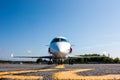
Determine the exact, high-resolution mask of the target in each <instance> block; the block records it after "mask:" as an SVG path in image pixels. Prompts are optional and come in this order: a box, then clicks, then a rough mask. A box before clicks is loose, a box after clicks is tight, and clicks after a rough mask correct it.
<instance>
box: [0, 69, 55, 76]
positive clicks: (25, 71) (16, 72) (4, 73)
mask: <svg viewBox="0 0 120 80" xmlns="http://www.w3.org/2000/svg"><path fill="white" fill-rule="evenodd" d="M51 70H56V69H43V70H23V71H10V72H0V75H7V74H21V73H29V72H40V71H51Z"/></svg>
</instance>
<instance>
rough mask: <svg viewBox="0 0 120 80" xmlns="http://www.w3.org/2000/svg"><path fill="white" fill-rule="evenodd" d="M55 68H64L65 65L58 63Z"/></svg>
mask: <svg viewBox="0 0 120 80" xmlns="http://www.w3.org/2000/svg"><path fill="white" fill-rule="evenodd" d="M55 68H58V69H59V68H65V66H64V64H62V65H58V66H56V67H55Z"/></svg>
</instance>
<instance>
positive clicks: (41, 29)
mask: <svg viewBox="0 0 120 80" xmlns="http://www.w3.org/2000/svg"><path fill="white" fill-rule="evenodd" d="M119 3H120V1H119V0H1V1H0V59H11V58H10V54H11V53H14V55H25V56H27V55H30V56H43V55H49V54H48V52H47V49H48V47H47V46H45V45H48V44H49V42H50V41H51V39H53V38H54V37H56V36H65V37H67V38H68V39H69V41H70V42H71V43H72V44H74V45H75V46H74V47H73V54H78V55H79V54H85V53H99V54H103V53H104V54H107V53H110V55H111V57H120V5H119Z"/></svg>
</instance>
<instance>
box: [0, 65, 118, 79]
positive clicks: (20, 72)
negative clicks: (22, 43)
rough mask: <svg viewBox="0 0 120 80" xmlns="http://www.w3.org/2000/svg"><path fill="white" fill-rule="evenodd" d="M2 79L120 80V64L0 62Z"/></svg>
mask: <svg viewBox="0 0 120 80" xmlns="http://www.w3.org/2000/svg"><path fill="white" fill-rule="evenodd" d="M0 80H120V64H74V65H68V64H65V65H55V64H53V65H46V64H44V65H43V64H0Z"/></svg>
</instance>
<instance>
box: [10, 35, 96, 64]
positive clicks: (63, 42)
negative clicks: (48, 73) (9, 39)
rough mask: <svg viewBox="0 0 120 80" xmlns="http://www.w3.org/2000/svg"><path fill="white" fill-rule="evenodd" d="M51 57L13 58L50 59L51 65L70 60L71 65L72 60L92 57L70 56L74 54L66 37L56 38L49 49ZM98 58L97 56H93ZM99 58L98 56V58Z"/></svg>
mask: <svg viewBox="0 0 120 80" xmlns="http://www.w3.org/2000/svg"><path fill="white" fill-rule="evenodd" d="M48 52H49V54H51V55H50V56H13V54H12V55H11V56H12V57H14V58H49V59H50V61H49V63H53V62H54V63H57V64H62V63H63V61H64V60H65V59H69V64H73V61H72V58H89V57H90V56H69V54H71V53H72V46H71V44H70V42H69V41H68V39H67V38H66V37H62V36H60V37H55V38H54V39H53V40H52V41H51V42H50V45H49V48H48ZM92 57H96V56H92ZM97 57H98V56H97Z"/></svg>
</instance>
